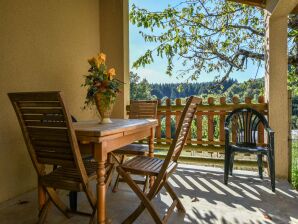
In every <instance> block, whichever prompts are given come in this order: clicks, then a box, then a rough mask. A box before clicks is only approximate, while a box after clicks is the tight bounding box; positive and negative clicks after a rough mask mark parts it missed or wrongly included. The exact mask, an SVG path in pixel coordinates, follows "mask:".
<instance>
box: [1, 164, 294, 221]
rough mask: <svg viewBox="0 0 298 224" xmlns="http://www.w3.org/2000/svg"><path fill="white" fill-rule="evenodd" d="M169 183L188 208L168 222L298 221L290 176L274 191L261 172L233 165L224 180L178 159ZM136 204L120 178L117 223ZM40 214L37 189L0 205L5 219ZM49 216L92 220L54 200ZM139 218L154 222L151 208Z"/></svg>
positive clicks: (161, 204)
mask: <svg viewBox="0 0 298 224" xmlns="http://www.w3.org/2000/svg"><path fill="white" fill-rule="evenodd" d="M170 183H171V185H172V186H173V188H174V189H175V191H176V192H177V193H178V195H179V196H180V198H181V200H182V203H183V204H184V206H185V208H186V210H187V213H186V214H181V213H178V212H175V213H174V214H173V215H172V217H171V218H170V220H169V223H173V224H176V223H177V224H178V223H179V224H180V223H198V224H218V223H222V224H230V223H231V224H246V223H247V224H270V223H280V224H285V223H298V213H297V208H298V200H297V197H298V193H297V192H296V191H294V190H292V189H291V187H290V185H289V184H288V183H287V182H286V181H277V184H276V186H277V187H276V193H272V191H271V188H270V181H269V179H268V178H265V179H264V180H260V179H259V178H258V175H257V173H253V172H245V171H235V172H234V175H233V177H230V179H229V185H228V186H226V185H224V184H223V172H222V170H221V169H219V168H210V167H199V166H192V165H180V166H179V167H178V169H177V172H176V174H174V175H173V176H172V178H171V180H170ZM61 195H62V198H63V200H65V201H67V192H61ZM170 203H171V200H170V197H169V195H167V193H166V192H165V191H162V192H161V194H160V195H158V196H157V197H156V198H155V199H154V204H155V205H156V208H157V210H158V211H159V212H160V214H163V213H164V212H165V211H166V209H167V207H168V205H169V204H170ZM138 205H139V200H138V198H137V197H136V196H135V195H134V193H133V192H132V191H131V190H130V189H129V188H128V187H127V186H126V185H125V184H120V190H119V191H118V192H117V193H111V191H110V190H109V192H108V195H107V207H108V208H107V210H108V215H109V217H110V218H111V219H112V221H113V223H121V221H123V220H124V219H125V218H126V217H127V216H128V215H129V214H130V213H131V212H132V211H133V210H134V209H135V208H136V207H137V206H138ZM79 209H80V210H83V211H90V209H89V207H88V202H87V200H86V198H85V196H84V195H83V194H79ZM36 217H37V195H36V191H31V192H28V193H26V194H24V195H22V196H20V197H18V198H15V199H13V200H10V201H7V202H5V203H2V204H1V205H0V223H1V224H14V223H16V224H19V223H22V224H31V223H32V224H33V223H36V220H37V218H36ZM47 220H48V221H47V223H53V224H56V223H57V224H58V223H59V224H60V223H62V224H70V223H88V218H86V217H81V216H77V215H76V216H73V217H72V218H71V219H66V218H65V217H63V215H61V214H60V213H59V211H57V209H56V208H54V206H52V208H51V209H50V211H49V216H48V219H47ZM136 223H139V224H151V223H154V222H153V220H152V219H151V217H150V215H149V213H148V212H144V213H143V214H142V215H141V216H140V217H139V218H138V219H137V221H136Z"/></svg>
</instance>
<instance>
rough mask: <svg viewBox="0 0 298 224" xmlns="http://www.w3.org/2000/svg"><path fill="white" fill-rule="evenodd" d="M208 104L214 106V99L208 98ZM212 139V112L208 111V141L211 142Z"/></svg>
mask: <svg viewBox="0 0 298 224" xmlns="http://www.w3.org/2000/svg"><path fill="white" fill-rule="evenodd" d="M208 104H209V105H213V104H214V98H213V97H209V98H208ZM213 139H214V114H213V113H212V111H209V116H208V141H213Z"/></svg>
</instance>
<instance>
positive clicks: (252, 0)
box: [228, 0, 266, 9]
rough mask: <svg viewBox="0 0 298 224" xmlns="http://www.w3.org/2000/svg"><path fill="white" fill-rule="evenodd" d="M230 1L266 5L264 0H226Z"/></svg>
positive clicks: (263, 6) (259, 5)
mask: <svg viewBox="0 0 298 224" xmlns="http://www.w3.org/2000/svg"><path fill="white" fill-rule="evenodd" d="M228 1H230V2H238V3H241V4H245V5H250V6H257V7H260V8H263V9H264V8H265V7H266V0H228Z"/></svg>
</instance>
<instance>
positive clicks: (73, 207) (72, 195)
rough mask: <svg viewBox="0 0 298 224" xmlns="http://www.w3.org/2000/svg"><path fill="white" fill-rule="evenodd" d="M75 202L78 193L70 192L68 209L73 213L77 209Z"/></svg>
mask: <svg viewBox="0 0 298 224" xmlns="http://www.w3.org/2000/svg"><path fill="white" fill-rule="evenodd" d="M77 200H78V192H76V191H70V192H69V207H70V210H71V211H73V212H76V211H77V208H78V205H77V204H78V203H77Z"/></svg>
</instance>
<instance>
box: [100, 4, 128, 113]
mask: <svg viewBox="0 0 298 224" xmlns="http://www.w3.org/2000/svg"><path fill="white" fill-rule="evenodd" d="M128 26H129V21H128V0H101V1H100V47H101V51H103V52H104V53H106V54H107V63H108V66H113V67H115V68H116V72H117V78H118V79H120V80H121V81H123V82H124V83H125V85H124V86H123V90H122V92H121V93H120V94H119V96H118V97H117V101H116V107H117V108H114V111H113V117H117V118H123V117H126V109H125V108H126V105H127V104H129V61H128V60H129V50H128V48H129V40H128V36H129V35H128V29H129V27H128Z"/></svg>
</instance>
